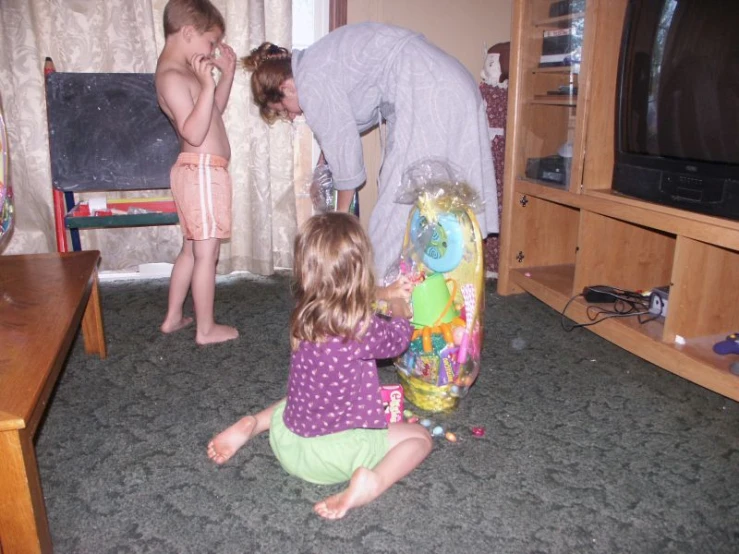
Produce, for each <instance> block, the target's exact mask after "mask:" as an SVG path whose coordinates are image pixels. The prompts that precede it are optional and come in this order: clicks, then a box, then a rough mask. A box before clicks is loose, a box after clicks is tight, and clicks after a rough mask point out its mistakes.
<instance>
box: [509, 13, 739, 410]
mask: <svg viewBox="0 0 739 554" xmlns="http://www.w3.org/2000/svg"><path fill="white" fill-rule="evenodd" d="M552 4H558V5H559V6H561V5H562V3H559V2H554V1H553V0H514V8H513V20H512V24H513V30H512V35H513V36H512V44H511V72H510V89H509V105H508V126H507V145H506V165H505V192H504V199H503V219H502V226H501V254H500V269H499V280H498V292H499V293H500V294H502V295H509V294H514V293H520V292H528V293H530V294H532V295H534V296H536V297H537V298H539V299H540V300H542V301H543V302H545V303H546V304H548V305H549V306H551V307H552V308H554V309H555V310H558V311H560V312H561V311H562V309H563V308H564V307H565V306H566V305H567V303H568V301H569V300H570V299H571V298H572V297H573V296H576V295H578V294H579V293H581V292H582V291H583V288H584V287H586V286H591V285H609V286H613V287H619V288H623V289H627V290H642V291H649V290H651V289H652V288H655V287H659V286H664V285H669V286H670V292H669V303H668V310H667V315H666V317H665V318H664V319H660V320H652V321H648V322H646V323H639V322H638V321H637V319H636V318H635V317H628V318H613V319H607V320H604V321H602V322H600V323H598V324H596V325H593V326H590V327H588V329H589V330H591V331H593V332H594V333H596V334H598V335H600V336H602V337H604V338H605V339H607V340H609V341H611V342H613V343H614V344H617V345H619V346H621V347H622V348H625V349H626V350H628V351H630V352H632V353H634V354H636V355H637V356H640V357H642V358H644V359H646V360H649V361H650V362H652V363H654V364H656V365H658V366H660V367H662V368H664V369H666V370H668V371H671V372H673V373H675V374H677V375H679V376H681V377H684V378H685V379H688V380H690V381H692V382H694V383H697V384H698V385H701V386H703V387H706V388H708V389H710V390H712V391H715V392H717V393H719V394H722V395H724V396H726V397H729V398H732V399H733V400H737V401H739V376H738V375H734V374H732V373H731V371H730V369H729V367H730V365H731V363H732V362H735V361H739V355H736V354H729V355H725V356H721V355H718V354H715V353H714V352H713V349H712V347H713V344H714V343H716V342H718V341H720V340H723V339H724V338H725V337H726V335H728V334H729V333H732V332H737V331H739V222H737V221H731V220H728V219H722V218H717V217H711V216H706V215H701V214H697V213H693V212H688V211H684V210H680V209H676V208H671V207H668V206H662V205H659V204H653V203H650V202H645V201H641V200H638V199H634V198H630V197H626V196H623V195H619V194H618V193H616V192H614V191H613V190H612V189H611V179H612V172H613V158H614V137H615V102H616V95H615V90H616V80H617V67H618V58H619V50H620V42H621V32H622V27H623V21H624V14H625V10H626V4H627V0H586V1H585V2H584V7H583V8H582V9H581V10H579V11H577V12H576V13H571V14H567V15H557V13H553V12H551V11H550V8H551V7H552ZM572 4H577V2H576V1H575V2H572ZM575 22H579V23H580V24H581V28H582V29H584V31H583V39H582V60H581V62H580V63H579V64H578V65H579V68H578V67H572V66H570V67H545V68H542V67H540V61H541V55H542V41H543V37H544V32H545V31H554V30H558V29H563V28H569V27H571V26H572V25H573V24H574V23H575ZM549 34H552V33H549ZM573 69H574V71H573ZM578 69H579V71H578ZM567 87H571V89H570V92H571V93H570V94H568V93H566V92H562V91H563V90H565V91H566V90H567ZM554 91H557V92H554ZM567 142H569V143H571V144H572V161H571V167H570V168H569V171H568V172H567V174H566V178H565V179H563V180H562V182H561V183H556V182H553V181H552V180H551V179H550V180H541V179H539V178H536V177H532V176H527V173H528V174H529V175H531V171H528V172H527V171H526V167H527V160H530V159H532V158H542V157H546V156H550V155H552V154H554V153H556V152H557V151H558V149H559V148H560V147H561V146H562V145H563V144H564V143H567ZM587 306H588V304H586V302H585V300H584V299H583V298H582V296H580V297H577V298H575V299H574V300H573V301H572V302H571V303H570V304H569V306H568V308H567V312H566V315H567V317H568V318H570V319H572V320H573V321H575V322H577V323H588V322H589V321H590V320H589V319H588V317H587V314H586V309H587Z"/></svg>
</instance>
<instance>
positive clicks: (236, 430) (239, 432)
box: [208, 415, 257, 465]
mask: <svg viewBox="0 0 739 554" xmlns="http://www.w3.org/2000/svg"><path fill="white" fill-rule="evenodd" d="M256 425H257V418H256V417H254V416H252V415H248V416H245V417H242V418H241V419H240V420H238V421H237V422H236V423H234V424H233V425H231V427H229V428H228V429H225V430H224V431H221V432H220V433H218V434H217V435H216V436H215V437H213V440H211V441H210V442H209V443H208V457H209V458H210V459H211V460H212V461H213V462H215V463H217V464H218V465H220V464H223V463H225V462H227V461H228V460H229V459H230V458H231V456H233V455H234V454H236V452H237V451H238V450H239V448H241V447H242V446H244V445H245V444H246V442H247V441H248V440H249V439H250V438H251V436H252V433H253V432H254V428H255V427H256Z"/></svg>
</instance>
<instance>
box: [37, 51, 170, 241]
mask: <svg viewBox="0 0 739 554" xmlns="http://www.w3.org/2000/svg"><path fill="white" fill-rule="evenodd" d="M50 63H51V60H48V59H47V67H46V68H45V74H46V107H47V115H48V123H49V153H50V157H51V177H52V186H53V191H54V213H55V219H56V234H57V248H58V250H59V251H60V252H67V251H68V250H69V247H68V244H67V236H66V230H67V229H68V230H69V231H70V236H71V239H72V246H73V249H74V250H80V249H81V246H80V242H79V229H81V228H100V227H135V226H149V225H170V224H175V223H177V213H176V210H175V206H174V202H173V201H172V199H171V195H169V194H167V197H166V198H165V199H162V198H152V199H148V198H137V199H119V200H111V201H110V203H109V208H110V209H108V210H106V211H102V212H100V213H98V214H97V215H96V214H95V213H92V214H91V213H89V212H87V211H85V210H84V209H83V208H85V206H82V205H79V204H77V202H76V200H75V193H79V192H110V191H135V190H157V189H161V190H163V191H165V190H166V191H167V192H168V189H169V171H170V168H171V167H172V164H173V163H174V161H175V160H176V158H177V155H178V153H179V150H180V146H179V141H178V139H177V135H176V133H175V131H174V129H173V127H172V125H171V123H170V122H169V120H168V119H167V117H166V116H165V115H164V113H163V112H162V111H161V109H160V108H159V105H158V104H157V99H156V91H155V89H154V76H153V74H150V73H65V72H56V71H54V70H53V65H52V66H51V67H50Z"/></svg>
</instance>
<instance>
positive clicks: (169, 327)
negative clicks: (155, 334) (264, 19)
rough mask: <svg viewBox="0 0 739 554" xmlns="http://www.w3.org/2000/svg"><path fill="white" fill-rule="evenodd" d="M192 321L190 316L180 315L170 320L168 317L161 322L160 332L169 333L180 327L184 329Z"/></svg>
mask: <svg viewBox="0 0 739 554" xmlns="http://www.w3.org/2000/svg"><path fill="white" fill-rule="evenodd" d="M191 323H192V318H191V317H182V318H180V319H176V320H173V321H170V320H168V319H165V320H164V323H162V326H161V327H160V329H161V331H162V333H164V334H165V335H166V334H169V333H174V332H175V331H179V330H180V329H184V328H185V327H187V326H188V325H190V324H191Z"/></svg>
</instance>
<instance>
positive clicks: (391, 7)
mask: <svg viewBox="0 0 739 554" xmlns="http://www.w3.org/2000/svg"><path fill="white" fill-rule="evenodd" d="M511 4H512V0H455V1H454V2H451V1H449V0H347V10H348V13H347V20H348V22H349V23H358V22H360V21H379V22H382V23H391V24H393V25H399V26H401V27H406V28H408V29H413V30H414V31H418V32H420V33H423V34H424V35H426V37H427V38H428V39H429V40H430V41H431V42H433V43H435V44H436V45H437V46H439V47H440V48H442V49H443V50H446V51H447V52H448V53H450V54H451V55H453V56H454V57H456V58H457V59H458V60H459V61H461V62H462V63H463V64H464V65H465V67H467V69H469V71H470V73H472V75H473V76H474V77H475V79H476V80H478V81H479V79H480V70H481V69H482V64H483V60H484V54H483V53H484V51H485V46H491V45H493V44H495V43H496V42H504V41H508V40H510V38H511ZM364 155H365V165H366V166H367V175H368V180H367V184H366V185H365V186H364V187H363V188H362V190H361V191H360V194H359V198H360V212H361V213H360V216H361V219H362V222H363V224H364V225H365V227H366V225H367V221H368V219H369V215H370V213H371V211H372V207H373V206H374V203H375V200H376V198H377V194H376V190H377V179H376V178H377V173H378V171H379V167H378V166H379V163H380V139H379V135H378V131H377V130H375V131H373V132H372V133H369V134H368V135H367V136H366V137H364Z"/></svg>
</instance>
